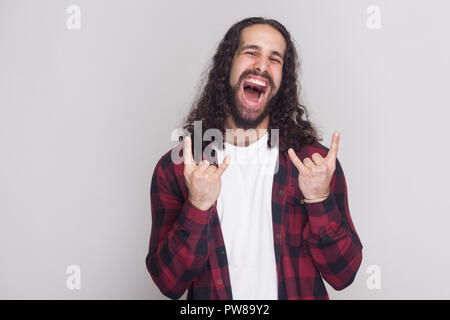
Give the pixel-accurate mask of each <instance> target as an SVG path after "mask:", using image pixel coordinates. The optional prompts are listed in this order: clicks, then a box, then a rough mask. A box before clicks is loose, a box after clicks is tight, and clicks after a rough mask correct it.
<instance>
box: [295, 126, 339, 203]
mask: <svg viewBox="0 0 450 320" xmlns="http://www.w3.org/2000/svg"><path fill="white" fill-rule="evenodd" d="M339 137H340V134H339V132H335V133H334V134H333V139H332V141H331V147H330V149H329V150H328V154H327V156H326V157H325V158H323V157H322V156H321V155H320V154H318V153H317V152H316V153H313V155H312V156H311V158H312V160H311V159H310V158H305V159H304V160H303V162H302V161H301V160H300V159H299V158H298V157H297V155H296V154H295V152H294V150H293V149H292V148H289V150H288V154H289V158H290V159H291V161H292V163H293V164H294V165H295V167H296V168H297V169H298V172H299V174H298V185H299V188H300V190H301V192H302V194H303V196H304V197H305V199H307V200H314V199H318V198H326V197H328V195H329V194H330V182H331V179H332V177H333V173H334V171H335V169H336V157H337V153H338V144H339Z"/></svg>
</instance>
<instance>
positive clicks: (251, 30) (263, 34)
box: [239, 24, 286, 55]
mask: <svg viewBox="0 0 450 320" xmlns="http://www.w3.org/2000/svg"><path fill="white" fill-rule="evenodd" d="M247 45H257V46H260V47H261V48H262V49H263V50H268V51H278V52H280V53H281V54H283V55H284V51H285V49H286V41H285V40H284V37H283V35H282V34H281V33H280V32H279V31H278V30H277V29H275V28H274V27H272V26H270V25H267V24H254V25H251V26H248V27H245V28H244V29H242V30H241V34H240V42H239V47H243V46H247Z"/></svg>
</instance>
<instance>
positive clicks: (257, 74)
mask: <svg viewBox="0 0 450 320" xmlns="http://www.w3.org/2000/svg"><path fill="white" fill-rule="evenodd" d="M285 50H286V42H285V40H284V37H283V35H282V34H281V33H280V32H279V31H278V30H276V29H275V28H273V27H272V26H270V25H265V24H256V25H252V26H249V27H246V28H244V29H242V30H241V34H240V43H239V47H238V49H237V50H236V53H235V55H234V58H233V62H232V66H231V71H230V79H229V84H230V87H231V91H230V97H229V99H230V100H231V101H230V109H231V115H232V118H233V121H234V123H235V124H236V126H237V127H239V128H244V129H249V128H256V127H257V126H258V125H259V124H260V123H261V122H262V121H263V120H264V118H266V117H267V115H268V113H269V111H270V109H271V108H272V107H273V103H274V99H273V97H274V96H275V95H276V93H277V92H278V89H279V87H280V84H281V79H282V71H283V63H284V61H283V57H284V53H285Z"/></svg>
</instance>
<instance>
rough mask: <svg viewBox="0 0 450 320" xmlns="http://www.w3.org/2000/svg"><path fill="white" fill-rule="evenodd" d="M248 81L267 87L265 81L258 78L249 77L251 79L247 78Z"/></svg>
mask: <svg viewBox="0 0 450 320" xmlns="http://www.w3.org/2000/svg"><path fill="white" fill-rule="evenodd" d="M247 81H248V82H251V83H254V84H257V85H258V86H261V87H265V86H266V83H265V82H263V81H260V80H257V79H253V78H249V79H247Z"/></svg>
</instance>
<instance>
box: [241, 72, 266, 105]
mask: <svg viewBox="0 0 450 320" xmlns="http://www.w3.org/2000/svg"><path fill="white" fill-rule="evenodd" d="M268 87H269V83H268V82H267V80H265V79H264V78H261V77H255V76H249V77H248V78H247V79H245V80H244V81H243V84H242V97H243V99H242V100H243V101H244V104H245V105H246V106H247V107H248V108H252V109H258V108H259V107H260V106H261V105H262V103H263V101H264V100H265V98H266V95H267V93H268V92H269V90H268Z"/></svg>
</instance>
